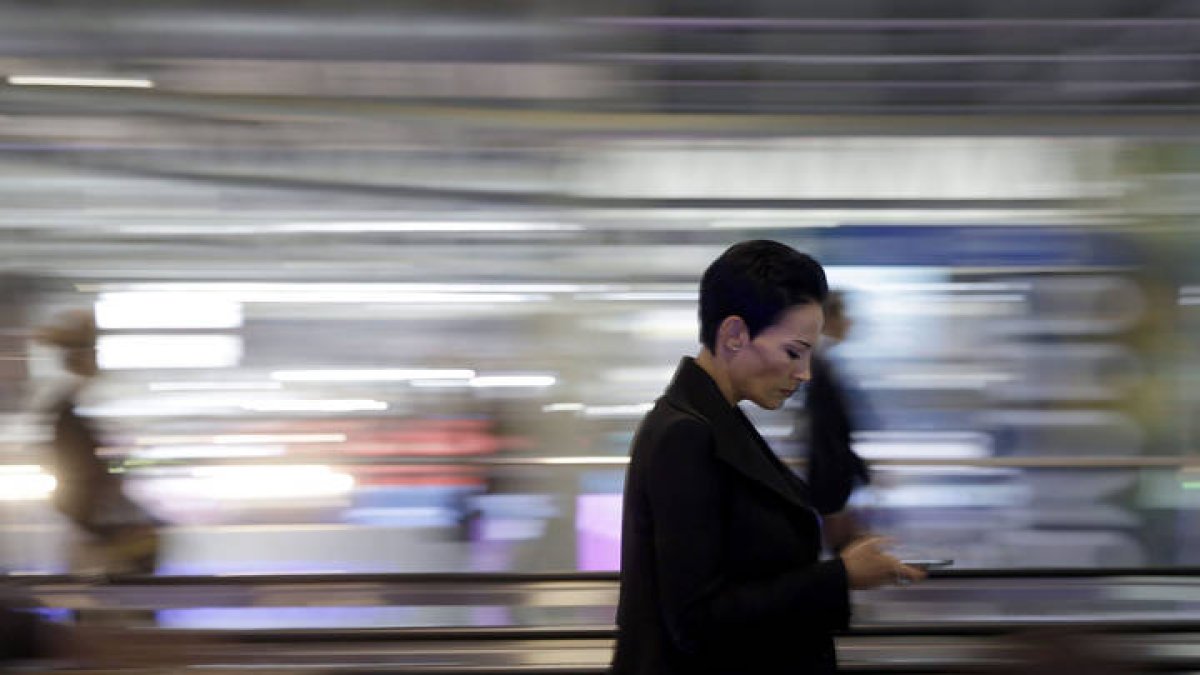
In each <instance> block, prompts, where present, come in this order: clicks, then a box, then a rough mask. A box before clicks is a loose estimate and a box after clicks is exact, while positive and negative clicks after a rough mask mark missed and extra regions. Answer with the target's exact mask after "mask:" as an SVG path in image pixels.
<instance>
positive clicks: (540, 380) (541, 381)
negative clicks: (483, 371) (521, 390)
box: [471, 375, 558, 388]
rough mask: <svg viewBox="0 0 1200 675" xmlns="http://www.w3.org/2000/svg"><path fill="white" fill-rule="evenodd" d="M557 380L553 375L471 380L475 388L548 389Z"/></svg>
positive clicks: (486, 377)
mask: <svg viewBox="0 0 1200 675" xmlns="http://www.w3.org/2000/svg"><path fill="white" fill-rule="evenodd" d="M556 382H558V379H557V378H555V377H554V376H553V375H488V376H485V377H476V378H473V379H472V380H471V386H472V387H476V388H490V387H550V386H553V385H554V383H556Z"/></svg>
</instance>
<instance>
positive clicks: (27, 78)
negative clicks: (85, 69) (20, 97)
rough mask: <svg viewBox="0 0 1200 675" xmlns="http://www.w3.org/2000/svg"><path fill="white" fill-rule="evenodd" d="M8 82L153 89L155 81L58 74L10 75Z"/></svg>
mask: <svg viewBox="0 0 1200 675" xmlns="http://www.w3.org/2000/svg"><path fill="white" fill-rule="evenodd" d="M8 83H9V84H13V85H18V86H32V87H116V88H123V89H152V88H153V87H154V82H153V81H151V80H147V79H145V78H140V77H61V76H56V75H9V76H8Z"/></svg>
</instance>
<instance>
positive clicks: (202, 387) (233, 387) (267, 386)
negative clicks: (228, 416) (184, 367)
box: [147, 382, 283, 391]
mask: <svg viewBox="0 0 1200 675" xmlns="http://www.w3.org/2000/svg"><path fill="white" fill-rule="evenodd" d="M147 387H148V388H149V389H150V391H266V390H279V389H283V383H282V382H151V383H150V384H148V385H147Z"/></svg>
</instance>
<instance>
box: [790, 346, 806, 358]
mask: <svg viewBox="0 0 1200 675" xmlns="http://www.w3.org/2000/svg"><path fill="white" fill-rule="evenodd" d="M786 351H787V355H788V358H789V359H798V358H800V357H801V356H803V354H801V353H800V350H798V349H793V348H790V347H789V348H788V349H787V350H786Z"/></svg>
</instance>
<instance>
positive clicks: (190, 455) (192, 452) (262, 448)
mask: <svg viewBox="0 0 1200 675" xmlns="http://www.w3.org/2000/svg"><path fill="white" fill-rule="evenodd" d="M286 452H287V448H285V447H284V446H282V445H165V446H155V447H150V448H135V449H133V450H131V451H130V452H129V455H130V456H131V457H137V458H139V459H228V458H231V457H281V456H283V455H284V454H285V453H286Z"/></svg>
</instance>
